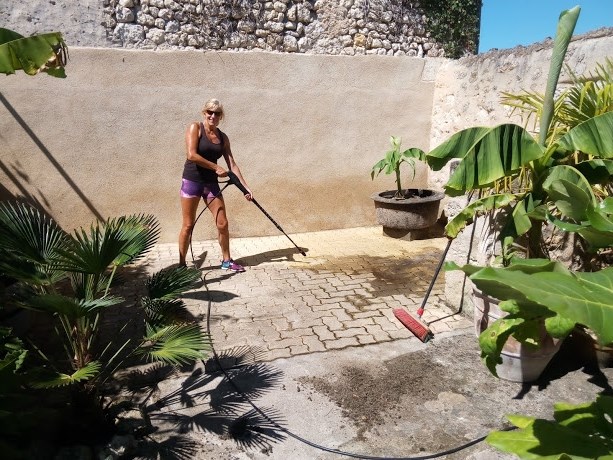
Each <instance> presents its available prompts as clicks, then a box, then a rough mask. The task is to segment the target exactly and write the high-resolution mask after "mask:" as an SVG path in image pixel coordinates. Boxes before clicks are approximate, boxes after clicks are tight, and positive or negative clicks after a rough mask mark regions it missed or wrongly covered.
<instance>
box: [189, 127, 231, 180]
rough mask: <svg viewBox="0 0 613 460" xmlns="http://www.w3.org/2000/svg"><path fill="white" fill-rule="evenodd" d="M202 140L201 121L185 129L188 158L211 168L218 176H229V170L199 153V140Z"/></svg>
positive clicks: (199, 164)
mask: <svg viewBox="0 0 613 460" xmlns="http://www.w3.org/2000/svg"><path fill="white" fill-rule="evenodd" d="M199 141H200V123H198V122H196V121H195V122H193V123H191V124H190V125H189V126H188V127H187V130H186V131H185V145H186V150H187V159H188V160H189V161H193V162H194V163H196V164H197V165H198V166H202V167H203V168H207V169H211V170H213V171H215V173H217V175H218V176H222V177H223V176H227V174H228V173H227V172H226V170H225V169H223V168H222V167H221V166H219V165H218V164H216V163H213V162H212V161H209V160H207V159H205V158H204V157H202V156H200V155H198V142H199Z"/></svg>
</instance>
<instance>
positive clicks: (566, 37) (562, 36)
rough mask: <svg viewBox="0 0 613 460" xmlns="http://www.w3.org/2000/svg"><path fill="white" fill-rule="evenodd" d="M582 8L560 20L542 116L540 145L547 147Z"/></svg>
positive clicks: (564, 12)
mask: <svg viewBox="0 0 613 460" xmlns="http://www.w3.org/2000/svg"><path fill="white" fill-rule="evenodd" d="M580 12H581V8H579V7H578V6H575V7H574V8H571V9H569V10H564V11H562V13H561V14H560V17H559V19H558V26H557V30H556V36H555V39H554V42H553V51H552V53H551V60H550V63H549V73H548V75H547V87H546V89H545V97H544V99H543V112H542V114H541V124H540V135H539V143H540V144H541V145H543V146H544V145H545V142H546V139H547V135H548V133H549V125H550V124H551V119H552V118H553V112H554V96H555V92H556V88H557V87H558V80H559V79H560V71H561V70H562V64H563V63H564V57H565V56H566V50H567V49H568V44H569V43H570V39H571V38H572V36H573V31H574V30H575V25H576V24H577V19H578V18H579V13H580Z"/></svg>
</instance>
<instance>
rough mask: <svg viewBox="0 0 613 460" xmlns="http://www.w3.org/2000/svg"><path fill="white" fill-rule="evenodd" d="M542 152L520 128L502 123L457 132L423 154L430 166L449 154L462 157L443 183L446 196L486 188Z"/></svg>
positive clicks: (541, 154)
mask: <svg viewBox="0 0 613 460" xmlns="http://www.w3.org/2000/svg"><path fill="white" fill-rule="evenodd" d="M543 154H544V150H543V148H542V147H541V146H540V145H539V144H538V143H537V142H536V141H535V140H534V138H533V137H532V136H531V135H530V133H528V132H527V131H526V130H524V128H522V127H521V126H519V125H515V124H504V125H499V126H496V127H494V128H468V129H465V130H463V131H460V132H459V133H457V134H455V135H454V136H452V137H451V138H450V139H449V140H448V141H446V142H445V143H443V144H442V145H440V146H438V147H437V148H436V149H434V150H433V151H431V152H430V153H428V155H427V157H428V162H429V164H430V165H435V164H438V162H439V159H441V158H446V159H449V158H450V156H452V157H453V158H461V159H462V161H461V162H460V163H459V164H458V166H457V167H456V169H455V171H454V172H453V174H452V175H451V177H450V179H449V181H448V182H447V184H446V185H445V191H446V193H447V194H448V195H450V196H459V195H462V194H464V193H466V192H467V191H469V190H475V189H479V188H488V187H490V186H492V185H493V184H494V182H495V181H497V180H499V179H501V178H503V177H508V176H510V175H512V174H513V173H515V172H517V171H519V170H520V169H521V167H522V166H525V165H527V164H528V163H530V162H531V161H534V160H537V159H539V158H541V157H542V156H543Z"/></svg>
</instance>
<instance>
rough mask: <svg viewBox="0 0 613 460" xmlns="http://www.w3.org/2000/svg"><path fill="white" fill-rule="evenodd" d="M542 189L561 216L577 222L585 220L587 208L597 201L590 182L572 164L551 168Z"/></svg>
mask: <svg viewBox="0 0 613 460" xmlns="http://www.w3.org/2000/svg"><path fill="white" fill-rule="evenodd" d="M543 189H544V190H545V191H546V192H547V194H548V195H549V198H550V199H551V200H552V201H553V202H554V203H555V205H556V207H557V208H558V209H559V210H560V212H561V213H562V215H563V216H565V217H568V218H570V219H573V220H575V221H577V222H579V221H582V220H585V219H586V215H587V210H588V209H589V208H592V207H594V206H596V203H597V202H596V197H595V196H594V193H593V192H592V188H591V187H590V183H589V182H588V181H587V179H586V178H585V177H584V176H583V174H581V173H580V172H579V171H577V170H576V169H575V168H573V167H572V166H555V167H553V168H551V170H550V172H549V175H548V176H547V178H546V179H545V181H544V182H543Z"/></svg>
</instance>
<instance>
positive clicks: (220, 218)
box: [208, 197, 231, 260]
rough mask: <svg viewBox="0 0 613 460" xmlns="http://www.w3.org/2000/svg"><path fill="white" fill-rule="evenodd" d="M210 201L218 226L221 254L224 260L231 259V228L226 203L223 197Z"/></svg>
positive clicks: (210, 207)
mask: <svg viewBox="0 0 613 460" xmlns="http://www.w3.org/2000/svg"><path fill="white" fill-rule="evenodd" d="M208 203H209V209H210V211H211V214H213V219H214V220H215V225H216V226H217V240H218V241H219V246H220V247H221V255H222V257H223V260H230V258H231V257H230V230H229V228H228V218H227V216H226V204H225V203H224V200H223V198H222V197H218V198H215V199H213V200H212V201H211V200H209V201H208Z"/></svg>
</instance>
